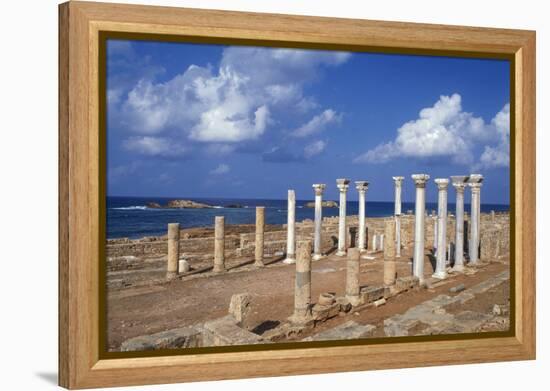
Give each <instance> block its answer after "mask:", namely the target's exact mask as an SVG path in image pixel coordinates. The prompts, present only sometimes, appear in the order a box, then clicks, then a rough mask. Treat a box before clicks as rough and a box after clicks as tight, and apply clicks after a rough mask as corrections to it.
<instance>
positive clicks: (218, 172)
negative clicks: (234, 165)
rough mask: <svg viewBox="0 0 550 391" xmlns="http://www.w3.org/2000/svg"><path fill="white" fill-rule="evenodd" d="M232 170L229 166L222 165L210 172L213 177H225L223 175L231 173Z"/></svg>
mask: <svg viewBox="0 0 550 391" xmlns="http://www.w3.org/2000/svg"><path fill="white" fill-rule="evenodd" d="M229 170H230V168H229V166H228V165H227V164H224V163H222V164H220V165H218V167H216V168H214V169H213V170H211V171H210V174H212V175H223V174H227V173H228V172H229Z"/></svg>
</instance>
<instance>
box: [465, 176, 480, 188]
mask: <svg viewBox="0 0 550 391" xmlns="http://www.w3.org/2000/svg"><path fill="white" fill-rule="evenodd" d="M481 182H483V175H481V174H471V175H470V176H469V177H468V184H472V183H479V185H480V186H481Z"/></svg>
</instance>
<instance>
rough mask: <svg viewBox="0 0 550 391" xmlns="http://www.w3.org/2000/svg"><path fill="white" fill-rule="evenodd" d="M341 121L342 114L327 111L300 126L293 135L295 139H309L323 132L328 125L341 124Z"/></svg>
mask: <svg viewBox="0 0 550 391" xmlns="http://www.w3.org/2000/svg"><path fill="white" fill-rule="evenodd" d="M341 119H342V115H341V114H338V113H336V112H335V111H334V110H332V109H327V110H325V111H323V112H322V113H321V114H318V115H316V116H314V117H313V118H312V119H311V120H309V121H308V122H307V123H305V124H304V125H302V126H300V127H299V128H298V129H296V130H295V131H294V132H293V133H292V135H293V136H294V137H307V136H310V135H312V134H316V133H319V132H322V131H323V130H324V129H325V128H326V127H327V126H328V125H330V124H336V123H339V122H340V121H341Z"/></svg>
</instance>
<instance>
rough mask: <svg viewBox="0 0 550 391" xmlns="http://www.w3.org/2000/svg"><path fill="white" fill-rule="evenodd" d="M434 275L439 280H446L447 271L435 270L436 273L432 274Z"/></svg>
mask: <svg viewBox="0 0 550 391" xmlns="http://www.w3.org/2000/svg"><path fill="white" fill-rule="evenodd" d="M432 277H433V278H437V279H439V280H444V279H446V278H447V272H435V273H434V274H432Z"/></svg>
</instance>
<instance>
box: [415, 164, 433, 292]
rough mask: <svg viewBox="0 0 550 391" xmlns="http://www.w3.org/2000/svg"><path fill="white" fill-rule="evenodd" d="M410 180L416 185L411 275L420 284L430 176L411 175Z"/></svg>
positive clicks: (422, 274)
mask: <svg viewBox="0 0 550 391" xmlns="http://www.w3.org/2000/svg"><path fill="white" fill-rule="evenodd" d="M412 178H413V179H414V181H415V185H416V201H415V209H414V212H415V215H414V254H413V275H414V276H415V277H418V280H419V281H420V282H421V283H422V282H423V281H424V246H425V241H424V240H425V226H424V218H425V216H424V215H425V212H426V181H427V180H428V179H430V176H429V175H426V174H416V175H413V176H412Z"/></svg>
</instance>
